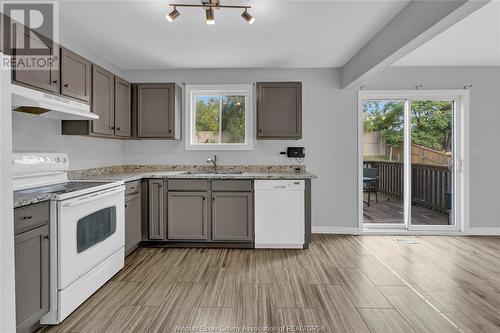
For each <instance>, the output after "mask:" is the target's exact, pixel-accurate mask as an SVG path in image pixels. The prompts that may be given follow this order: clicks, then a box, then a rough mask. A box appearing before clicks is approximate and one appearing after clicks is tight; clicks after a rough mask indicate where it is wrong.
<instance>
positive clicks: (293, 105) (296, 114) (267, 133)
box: [256, 82, 302, 140]
mask: <svg viewBox="0 0 500 333" xmlns="http://www.w3.org/2000/svg"><path fill="white" fill-rule="evenodd" d="M256 89H257V139H259V140H260V139H295V140H297V139H301V138H302V83H301V82H258V83H257V87H256Z"/></svg>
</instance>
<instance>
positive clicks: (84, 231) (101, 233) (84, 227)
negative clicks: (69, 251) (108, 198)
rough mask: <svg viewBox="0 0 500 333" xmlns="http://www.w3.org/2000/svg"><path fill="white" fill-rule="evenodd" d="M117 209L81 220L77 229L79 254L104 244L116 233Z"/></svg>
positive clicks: (102, 211) (106, 209)
mask: <svg viewBox="0 0 500 333" xmlns="http://www.w3.org/2000/svg"><path fill="white" fill-rule="evenodd" d="M115 230H116V207H109V208H105V209H102V210H99V211H97V212H95V213H92V214H91V215H88V216H86V217H84V218H82V219H80V220H78V224H77V227H76V243H77V245H76V246H77V252H78V253H80V252H83V251H85V250H86V249H88V248H89V247H91V246H93V245H95V244H97V243H99V242H102V241H103V240H105V239H106V238H108V237H109V236H111V235H112V234H114V233H115Z"/></svg>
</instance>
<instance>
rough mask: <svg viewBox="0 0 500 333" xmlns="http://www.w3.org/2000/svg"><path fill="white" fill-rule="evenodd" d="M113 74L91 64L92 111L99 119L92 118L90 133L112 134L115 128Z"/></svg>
mask: <svg viewBox="0 0 500 333" xmlns="http://www.w3.org/2000/svg"><path fill="white" fill-rule="evenodd" d="M114 104H115V76H114V75H113V74H112V73H110V72H108V71H106V70H104V69H102V68H100V67H99V66H96V65H92V112H94V113H95V114H97V115H98V116H99V120H92V133H94V134H100V135H113V134H114V129H115V119H114V118H115V111H114V109H115V108H114Z"/></svg>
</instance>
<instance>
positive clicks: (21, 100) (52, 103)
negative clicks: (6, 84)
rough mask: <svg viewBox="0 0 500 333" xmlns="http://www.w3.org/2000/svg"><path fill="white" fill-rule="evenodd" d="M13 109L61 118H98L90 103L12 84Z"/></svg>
mask: <svg viewBox="0 0 500 333" xmlns="http://www.w3.org/2000/svg"><path fill="white" fill-rule="evenodd" d="M11 95H12V110H14V111H17V112H24V113H30V114H35V115H39V116H41V117H46V118H52V119H61V120H96V119H99V116H98V115H96V114H95V113H92V112H90V107H89V105H88V104H85V103H82V102H76V101H74V100H71V99H69V98H64V97H61V96H56V95H52V94H49V93H45V92H42V91H38V90H35V89H30V88H26V87H22V86H19V85H16V84H11Z"/></svg>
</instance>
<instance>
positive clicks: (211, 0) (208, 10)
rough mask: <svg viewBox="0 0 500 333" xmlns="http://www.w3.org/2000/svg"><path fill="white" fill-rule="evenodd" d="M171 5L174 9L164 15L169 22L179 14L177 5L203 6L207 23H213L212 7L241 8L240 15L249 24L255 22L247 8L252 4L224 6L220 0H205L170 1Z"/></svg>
mask: <svg viewBox="0 0 500 333" xmlns="http://www.w3.org/2000/svg"><path fill="white" fill-rule="evenodd" d="M170 6H171V7H174V10H173V11H171V12H170V13H169V14H168V15H165V18H166V19H167V20H168V21H169V22H173V21H174V20H175V19H176V18H177V17H179V15H181V14H180V13H179V11H178V10H177V7H198V8H203V9H205V15H206V20H207V24H215V15H214V9H217V10H218V9H224V8H233V9H243V10H244V11H243V13H242V14H241V17H242V18H243V19H244V20H245V21H247V22H248V23H249V24H252V23H254V22H255V17H253V16H252V15H251V14H250V13H249V12H248V9H250V8H252V6H224V5H221V4H220V0H206V1H201V4H200V5H193V4H180V3H172V4H170Z"/></svg>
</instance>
